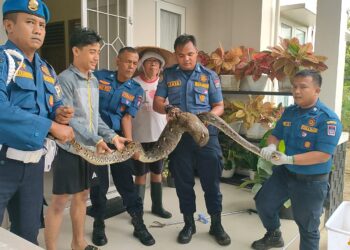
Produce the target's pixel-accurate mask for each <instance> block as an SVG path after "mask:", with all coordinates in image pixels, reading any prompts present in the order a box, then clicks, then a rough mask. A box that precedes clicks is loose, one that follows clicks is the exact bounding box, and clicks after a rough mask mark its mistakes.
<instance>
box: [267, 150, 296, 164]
mask: <svg viewBox="0 0 350 250" xmlns="http://www.w3.org/2000/svg"><path fill="white" fill-rule="evenodd" d="M270 161H271V163H272V164H273V165H284V164H294V158H293V156H289V155H285V154H283V153H281V152H278V151H275V152H272V154H271V160H270Z"/></svg>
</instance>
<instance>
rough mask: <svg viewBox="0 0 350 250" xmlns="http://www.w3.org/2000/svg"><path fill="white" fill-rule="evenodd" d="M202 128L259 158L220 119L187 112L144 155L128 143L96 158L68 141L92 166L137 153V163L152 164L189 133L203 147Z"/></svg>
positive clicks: (257, 150)
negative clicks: (215, 130)
mask: <svg viewBox="0 0 350 250" xmlns="http://www.w3.org/2000/svg"><path fill="white" fill-rule="evenodd" d="M205 124H210V125H213V126H215V127H217V128H218V129H219V130H221V131H222V132H223V133H225V134H226V135H227V136H229V137H230V138H231V139H233V140H234V141H235V142H237V143H238V144H240V145H241V146H243V147H244V148H246V149H248V150H249V151H251V152H253V153H255V154H257V155H259V156H260V148H258V147H257V146H255V145H253V144H251V143H250V142H248V141H247V140H245V139H244V138H242V137H241V136H240V135H239V134H238V133H237V132H236V131H234V130H233V129H232V128H231V127H230V126H229V125H228V124H227V123H226V122H225V121H224V120H222V119H221V118H220V117H218V116H216V115H214V114H212V113H209V112H205V113H200V114H198V115H194V114H191V113H187V112H181V111H180V112H176V113H173V114H172V115H171V119H170V120H169V122H168V123H167V125H166V127H165V128H164V130H163V132H162V133H161V135H160V137H159V139H158V141H157V142H156V143H155V144H154V146H153V147H152V148H151V149H149V150H147V151H145V150H144V149H143V147H142V145H141V143H139V142H130V143H128V144H127V145H126V147H125V148H124V149H123V150H122V151H117V150H115V151H113V152H112V153H110V154H96V152H94V151H92V150H89V149H87V148H85V147H84V146H82V145H80V144H79V143H78V142H77V141H75V140H73V141H71V144H72V146H73V147H74V149H75V151H76V153H77V154H78V155H79V156H81V157H82V158H84V159H85V160H87V161H88V162H90V163H92V164H94V165H107V164H113V163H117V162H122V161H125V160H127V159H129V158H131V157H132V156H133V155H134V154H135V153H136V152H139V153H140V158H139V161H142V162H154V161H158V160H160V159H163V158H165V157H166V156H168V155H169V154H170V153H171V152H172V151H173V150H174V149H175V147H176V145H177V144H178V142H179V141H180V139H181V136H182V134H183V133H185V132H188V133H189V134H190V135H191V136H192V137H193V139H194V140H195V142H196V143H197V144H198V145H199V146H204V145H206V144H207V142H208V140H209V132H208V129H207V127H206V126H205Z"/></svg>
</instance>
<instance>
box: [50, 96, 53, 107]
mask: <svg viewBox="0 0 350 250" xmlns="http://www.w3.org/2000/svg"><path fill="white" fill-rule="evenodd" d="M49 105H50V107H53V96H52V95H50V97H49Z"/></svg>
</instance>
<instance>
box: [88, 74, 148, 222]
mask: <svg viewBox="0 0 350 250" xmlns="http://www.w3.org/2000/svg"><path fill="white" fill-rule="evenodd" d="M94 75H95V76H96V78H97V79H98V81H99V89H100V108H99V111H100V114H101V117H102V120H103V121H104V122H105V123H106V124H107V125H108V126H109V127H110V128H112V129H113V130H114V131H115V132H116V133H118V134H119V135H121V133H122V132H121V120H122V118H123V116H124V115H125V114H130V115H131V116H132V117H134V116H135V115H136V113H137V111H138V108H139V106H140V104H141V101H142V96H143V89H142V87H141V86H140V84H139V83H137V82H136V81H134V80H132V79H130V80H128V81H126V82H118V80H117V72H115V71H109V70H101V71H96V72H94ZM132 166H133V160H132V159H129V160H127V161H124V162H120V163H116V164H112V165H111V174H112V177H113V181H114V184H115V186H116V188H117V190H118V192H119V193H120V195H121V197H122V198H123V203H124V205H125V206H126V209H127V211H128V213H130V214H132V213H141V212H142V211H143V205H142V200H141V198H140V197H139V195H138V193H137V191H136V189H135V187H134V181H133V177H132ZM96 172H97V176H98V181H99V185H97V186H96V185H95V186H93V187H92V188H91V193H90V195H91V201H92V213H93V216H94V217H95V218H99V219H103V218H104V217H105V212H106V201H107V199H106V193H107V190H108V186H109V182H108V169H107V168H105V167H98V169H97V170H96Z"/></svg>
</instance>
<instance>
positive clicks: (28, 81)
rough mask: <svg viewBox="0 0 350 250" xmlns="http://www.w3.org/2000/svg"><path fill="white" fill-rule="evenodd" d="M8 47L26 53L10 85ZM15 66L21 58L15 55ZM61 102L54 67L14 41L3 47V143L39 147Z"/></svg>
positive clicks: (0, 81)
mask: <svg viewBox="0 0 350 250" xmlns="http://www.w3.org/2000/svg"><path fill="white" fill-rule="evenodd" d="M5 49H13V50H16V51H17V52H19V53H20V54H22V55H23V57H24V62H23V64H22V66H21V67H20V69H19V70H18V72H17V74H16V78H15V81H13V80H12V81H11V82H10V83H9V84H8V85H7V77H8V63H9V62H8V58H7V56H6V54H5V52H4V50H5ZM13 59H14V61H15V63H16V69H17V68H18V66H19V64H20V60H19V59H17V58H16V57H14V56H13ZM61 105H62V100H61V91H60V86H59V84H58V82H57V77H56V74H55V71H54V70H53V68H52V67H51V66H50V65H49V64H48V63H46V62H45V61H44V60H42V59H41V58H40V56H39V54H37V53H35V55H34V59H33V62H30V61H29V60H28V59H27V58H26V56H25V55H24V54H23V53H22V52H21V51H20V50H19V49H18V48H17V47H16V45H15V44H14V43H12V42H11V41H7V42H6V44H5V45H3V46H1V47H0V131H1V133H0V144H4V145H7V146H9V147H12V148H16V149H19V150H27V151H31V150H37V149H40V148H42V147H43V143H44V139H45V137H46V136H47V134H48V132H49V129H50V127H51V124H52V121H51V120H53V119H54V118H55V111H56V109H57V108H58V107H59V106H61Z"/></svg>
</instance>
